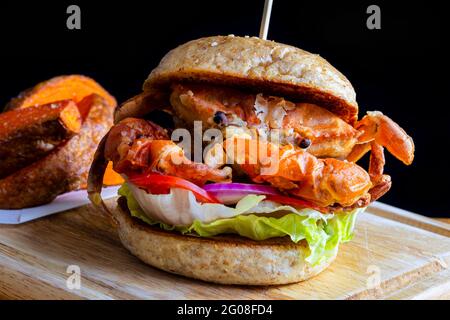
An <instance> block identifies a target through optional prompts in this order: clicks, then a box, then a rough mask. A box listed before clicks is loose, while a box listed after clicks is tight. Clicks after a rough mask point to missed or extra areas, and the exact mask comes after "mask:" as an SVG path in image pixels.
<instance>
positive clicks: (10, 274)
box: [0, 200, 450, 299]
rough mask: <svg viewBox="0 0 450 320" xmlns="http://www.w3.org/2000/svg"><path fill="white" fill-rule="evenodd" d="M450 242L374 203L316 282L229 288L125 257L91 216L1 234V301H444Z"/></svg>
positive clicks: (81, 211)
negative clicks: (76, 274) (74, 269)
mask: <svg viewBox="0 0 450 320" xmlns="http://www.w3.org/2000/svg"><path fill="white" fill-rule="evenodd" d="M114 202H115V201H114V200H110V201H109V203H108V205H109V206H110V207H113V206H114ZM449 237H450V225H448V224H445V223H442V222H438V221H434V220H431V219H428V218H425V217H422V216H419V215H415V214H412V213H409V212H406V211H403V210H400V209H397V208H394V207H391V206H387V205H384V204H381V203H375V204H373V205H372V206H371V207H370V208H369V209H368V210H367V211H366V212H365V213H364V214H362V215H360V217H359V219H358V223H357V228H356V233H355V237H354V239H353V240H352V241H351V242H349V243H346V244H344V245H341V248H340V252H339V255H338V258H337V259H336V261H335V262H334V263H333V264H332V265H331V266H330V267H329V268H328V269H327V270H325V271H324V272H323V273H321V274H320V275H318V276H316V277H315V278H313V279H311V280H309V281H306V282H302V283H298V284H293V285H284V286H272V287H245V286H224V285H216V284H209V283H205V282H201V281H196V280H191V279H187V278H184V277H180V276H176V275H172V274H169V273H165V272H163V271H159V270H157V269H154V268H151V267H148V266H146V265H144V264H143V263H141V262H140V261H139V260H138V259H137V258H135V257H134V256H132V255H131V254H130V253H128V252H127V251H126V250H125V249H124V248H123V247H122V245H121V243H120V241H119V239H118V236H117V234H116V233H115V230H114V228H113V227H112V226H111V225H110V224H109V221H108V219H107V218H105V217H104V216H103V215H101V214H100V213H99V212H98V211H97V210H96V209H94V208H93V207H92V206H85V207H82V208H78V209H75V210H70V211H67V212H65V213H60V214H57V215H54V216H51V217H47V218H43V219H41V220H38V221H33V222H29V223H26V224H23V225H16V226H12V225H0V298H13V299H14V298H21V299H24V298H25V299H44V298H45V299H367V298H387V299H413V298H416V299H426V298H446V299H448V298H450V268H449V265H450V238H449ZM73 265H76V266H78V267H79V268H80V272H81V273H80V280H81V288H80V289H69V288H68V287H67V285H66V283H67V279H68V278H69V277H70V276H72V278H71V279H73V275H72V273H67V270H68V267H69V266H73ZM72 283H73V282H72Z"/></svg>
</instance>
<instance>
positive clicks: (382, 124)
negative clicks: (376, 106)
mask: <svg viewBox="0 0 450 320" xmlns="http://www.w3.org/2000/svg"><path fill="white" fill-rule="evenodd" d="M355 127H356V129H357V130H358V131H361V132H362V134H361V136H360V137H359V143H367V142H370V141H375V142H376V143H377V144H379V145H382V146H383V147H385V148H386V149H388V151H389V152H390V153H391V154H392V155H393V156H395V157H396V158H397V159H399V160H400V161H402V162H403V163H404V164H406V165H410V164H411V163H412V161H413V159H414V142H413V140H412V138H411V137H410V136H408V134H407V133H406V132H405V130H403V129H402V128H401V127H400V126H399V125H398V124H397V123H395V122H394V121H393V120H392V119H390V118H389V117H387V116H385V115H384V114H382V113H381V112H380V111H369V112H367V115H365V116H364V117H363V118H362V119H361V120H360V121H358V122H357V123H356V126H355Z"/></svg>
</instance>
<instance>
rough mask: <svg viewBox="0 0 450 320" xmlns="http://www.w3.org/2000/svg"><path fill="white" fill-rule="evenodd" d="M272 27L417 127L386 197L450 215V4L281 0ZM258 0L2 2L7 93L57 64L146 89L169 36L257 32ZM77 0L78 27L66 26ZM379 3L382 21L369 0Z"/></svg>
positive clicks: (117, 91)
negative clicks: (377, 24) (412, 147)
mask: <svg viewBox="0 0 450 320" xmlns="http://www.w3.org/2000/svg"><path fill="white" fill-rule="evenodd" d="M274 2H275V3H274V5H273V12H272V19H271V25H270V31H269V36H268V38H269V39H271V40H275V41H278V42H284V43H288V44H291V45H294V46H298V47H301V48H303V49H305V50H308V51H311V52H314V53H319V54H320V55H322V56H323V57H325V58H326V59H327V60H328V61H330V62H331V63H332V64H333V65H334V66H335V67H337V68H338V69H339V70H340V71H341V72H342V73H344V74H345V75H346V76H347V77H348V78H349V80H350V81H351V82H352V83H353V85H354V87H355V90H356V92H357V99H358V103H359V105H360V116H362V115H363V114H364V113H365V111H366V110H380V111H382V112H384V113H385V114H387V115H389V116H390V117H391V118H393V119H394V120H396V121H397V122H398V123H399V124H400V125H401V126H402V127H403V128H404V129H405V130H406V131H407V132H408V133H409V134H410V135H411V136H412V137H413V139H414V141H415V144H416V158H415V160H414V163H413V165H412V166H409V167H406V166H404V165H403V164H402V163H400V162H399V161H398V160H396V159H394V158H393V157H392V156H390V155H387V156H386V161H387V165H386V168H385V171H386V173H388V174H390V175H391V176H392V179H393V187H392V189H391V191H390V192H389V193H388V194H386V195H385V196H384V197H383V198H382V201H383V202H386V203H389V204H392V205H395V206H399V207H401V208H404V209H407V210H411V211H414V212H418V213H421V214H424V215H430V216H449V215H450V210H449V208H450V206H449V204H450V195H449V194H448V191H449V189H450V188H449V183H450V174H449V171H448V169H447V167H448V166H447V163H448V162H449V160H448V158H447V154H448V152H447V148H448V147H449V145H450V143H449V140H450V122H449V121H450V108H449V107H450V106H449V98H448V96H449V91H450V78H449V71H450V70H449V62H448V57H449V52H448V50H447V48H446V42H448V41H449V38H450V37H449V32H448V31H449V30H448V26H447V25H448V17H447V15H448V14H447V13H446V12H447V11H446V10H445V8H444V7H442V5H441V4H440V2H433V1H426V2H419V3H415V2H411V1H408V2H407V1H395V3H394V1H391V2H389V3H388V2H380V1H370V2H369V1H359V2H350V3H349V2H345V3H344V2H343V1H334V2H331V1H330V2H324V1H313V2H312V1H283V0H274ZM263 3H264V1H263V0H260V1H245V0H239V1H236V0H232V1H212V0H210V1H194V0H191V1H180V2H174V1H157V2H156V1H131V0H128V1H122V2H119V3H111V2H108V1H95V2H93V1H90V2H87V1H77V0H72V1H70V2H66V1H58V2H55V3H53V2H46V1H39V2H37V1H36V2H34V3H32V2H22V1H2V2H0V41H1V42H0V48H1V50H0V72H1V73H0V74H1V78H0V81H1V89H0V105H4V104H6V103H7V101H8V100H9V99H10V98H11V97H13V96H15V95H17V94H18V93H19V92H20V91H21V90H23V89H25V88H28V87H30V86H33V85H34V84H35V83H37V82H40V81H42V80H45V79H47V78H51V77H53V76H56V75H60V74H71V73H81V74H85V75H88V76H91V77H93V78H95V79H96V80H97V81H98V82H100V83H101V84H102V85H103V86H104V87H106V88H107V89H108V90H109V91H110V92H111V93H112V94H113V95H115V96H116V97H117V99H118V100H119V101H124V100H125V99H127V98H129V97H131V96H132V95H135V94H137V93H139V92H140V90H141V85H142V83H143V81H144V80H145V78H146V77H147V75H148V73H149V72H150V71H151V70H152V69H153V68H154V67H155V66H156V65H157V63H158V62H159V60H160V59H161V57H162V56H163V55H164V54H165V53H166V52H167V51H168V50H169V49H171V48H173V47H175V46H177V45H179V44H181V43H183V42H186V41H188V40H191V39H195V38H199V37H202V36H209V35H217V34H222V35H227V34H235V35H241V36H243V35H250V36H253V35H258V31H259V23H260V19H261V14H262V9H263ZM70 4H78V5H79V6H80V7H81V16H82V29H81V30H68V29H67V28H66V19H67V17H68V15H67V14H66V8H67V6H68V5H70ZM370 4H378V5H379V6H380V7H381V20H382V29H381V30H368V29H367V27H366V19H367V17H368V14H367V13H366V9H367V7H368V6H369V5H370Z"/></svg>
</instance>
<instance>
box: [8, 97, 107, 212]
mask: <svg viewBox="0 0 450 320" xmlns="http://www.w3.org/2000/svg"><path fill="white" fill-rule="evenodd" d="M79 105H80V109H82V110H88V113H87V116H86V119H85V121H84V122H83V124H82V127H81V130H80V133H78V134H77V135H75V136H73V137H72V138H71V139H69V140H68V141H67V142H66V143H65V144H63V145H61V146H59V147H58V148H57V149H56V150H54V151H53V152H51V153H50V154H49V155H47V156H46V157H44V158H42V159H41V160H39V161H37V162H35V163H33V164H32V165H30V166H27V167H25V168H23V169H21V170H19V171H17V172H16V173H14V174H12V175H9V176H8V177H6V178H4V179H2V180H0V208H5V209H19V208H26V207H32V206H37V205H41V204H45V203H48V202H51V201H52V200H53V199H54V198H55V197H56V196H58V195H59V194H62V193H65V192H68V191H72V190H77V189H81V188H85V187H86V181H87V176H88V171H89V167H90V164H91V162H92V159H93V156H94V153H95V150H96V148H97V145H98V144H99V142H100V140H101V139H102V137H103V136H104V135H105V134H106V132H107V131H108V130H109V128H110V127H111V125H112V118H113V111H114V108H113V107H112V106H111V105H110V104H109V103H108V102H107V100H105V99H104V98H102V97H100V96H99V95H97V94H93V95H90V96H87V97H85V98H84V99H83V100H82V101H80V103H79Z"/></svg>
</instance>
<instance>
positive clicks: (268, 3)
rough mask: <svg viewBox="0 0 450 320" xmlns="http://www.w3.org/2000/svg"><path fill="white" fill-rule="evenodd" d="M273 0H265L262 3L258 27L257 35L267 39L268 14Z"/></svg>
mask: <svg viewBox="0 0 450 320" xmlns="http://www.w3.org/2000/svg"><path fill="white" fill-rule="evenodd" d="M272 2H273V0H266V1H265V3H264V12H263V17H262V20H261V27H260V29H259V37H260V38H261V39H264V40H267V32H268V31H269V22H270V14H271V12H272Z"/></svg>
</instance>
